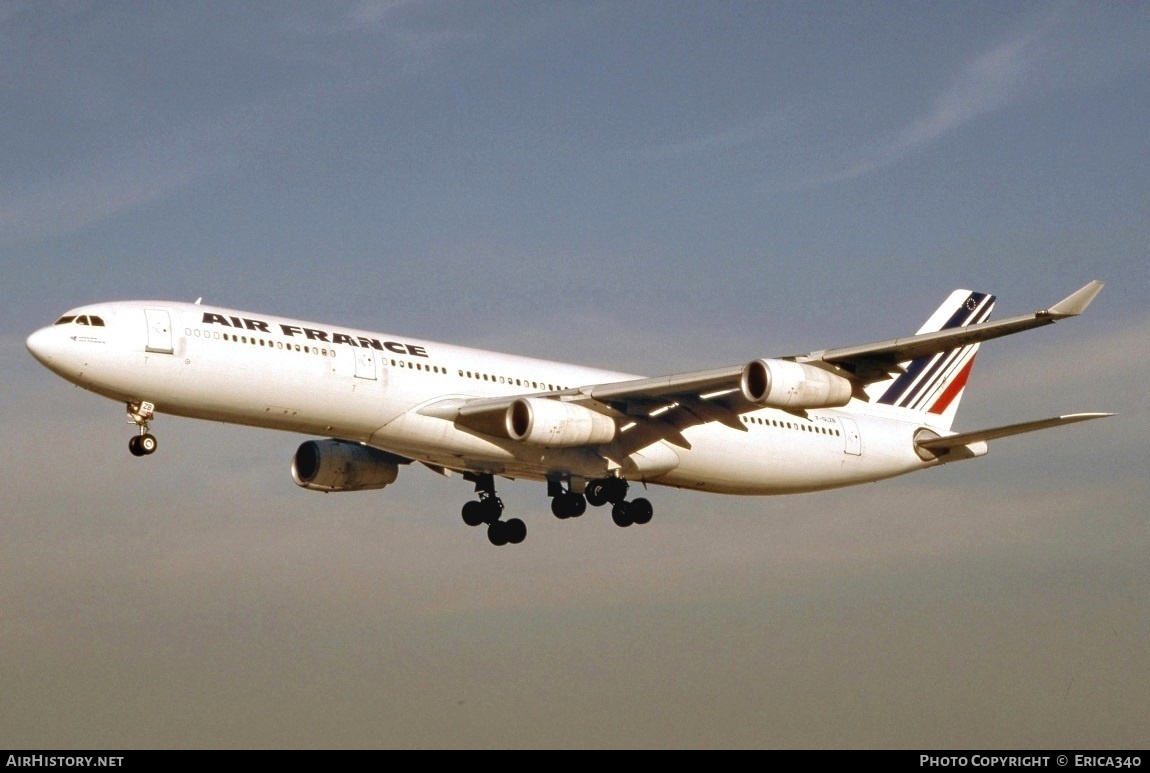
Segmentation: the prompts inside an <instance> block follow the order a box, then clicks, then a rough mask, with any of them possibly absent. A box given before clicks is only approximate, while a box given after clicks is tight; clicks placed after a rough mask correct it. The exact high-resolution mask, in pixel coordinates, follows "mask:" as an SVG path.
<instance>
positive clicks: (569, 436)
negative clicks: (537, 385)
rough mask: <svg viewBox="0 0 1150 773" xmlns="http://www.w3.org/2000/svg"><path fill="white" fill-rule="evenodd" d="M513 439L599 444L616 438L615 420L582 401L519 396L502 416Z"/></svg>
mask: <svg viewBox="0 0 1150 773" xmlns="http://www.w3.org/2000/svg"><path fill="white" fill-rule="evenodd" d="M504 427H505V429H506V430H507V434H508V436H509V437H510V438H511V439H512V440H518V441H520V442H523V443H527V444H528V445H533V446H549V447H551V448H563V447H567V446H586V445H601V444H603V443H610V442H611V441H612V440H614V439H615V420H614V419H612V418H610V417H609V416H604V415H603V414H601V413H596V412H595V411H592V410H590V409H588V408H584V407H583V406H581V405H573V404H571V403H562V402H559V401H558V400H545V399H541V398H538V397H520V398H519V399H518V400H516V401H515V402H513V403H512V404H511V405H510V406H509V407H508V408H507V413H506V415H505V416H504Z"/></svg>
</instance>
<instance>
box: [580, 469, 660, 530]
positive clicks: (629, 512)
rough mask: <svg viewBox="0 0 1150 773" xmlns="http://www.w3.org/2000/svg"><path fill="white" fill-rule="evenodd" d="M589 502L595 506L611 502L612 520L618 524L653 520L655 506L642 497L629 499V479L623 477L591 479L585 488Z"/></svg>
mask: <svg viewBox="0 0 1150 773" xmlns="http://www.w3.org/2000/svg"><path fill="white" fill-rule="evenodd" d="M583 493H584V496H586V497H587V504H589V505H591V506H593V507H600V506H602V505H605V504H607V503H608V502H610V503H611V520H613V521H614V522H615V525H616V526H621V527H624V528H626V527H627V526H630V525H631V524H633V523H634V524H638V525H640V526H642V525H643V524H645V523H650V522H651V516H652V515H654V514H655V508H653V507H651V503H650V502H649V501H647V500H646V499H643V498H642V497H639V498H638V499H632V500H631V501H630V502H628V501H627V498H626V497H627V481H625V480H623V479H622V478H599V479H598V480H593V481H589V482H588V483H587V488H586V489H584V492H583Z"/></svg>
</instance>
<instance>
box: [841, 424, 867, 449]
mask: <svg viewBox="0 0 1150 773" xmlns="http://www.w3.org/2000/svg"><path fill="white" fill-rule="evenodd" d="M839 423H840V424H842V427H843V440H844V442H845V443H846V445H845V446H844V447H843V452H844V453H848V454H851V455H852V456H862V436H861V435H859V425H858V423H857V422H856V421H855V420H854V419H848V418H847V417H846V416H839Z"/></svg>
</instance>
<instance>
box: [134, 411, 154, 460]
mask: <svg viewBox="0 0 1150 773" xmlns="http://www.w3.org/2000/svg"><path fill="white" fill-rule="evenodd" d="M155 414H156V406H155V405H153V404H152V403H149V402H139V403H128V421H130V422H132V423H133V424H135V425H136V426H137V427H139V428H140V434H138V435H135V436H134V437H132V439H131V440H129V441H128V450H129V451H131V452H132V456H149V455H151V454H154V453H156V446H157V445H158V443H157V442H156V436H155V435H153V434H151V432H149V427H148V420H149V419H151V418H152V417H153V416H155Z"/></svg>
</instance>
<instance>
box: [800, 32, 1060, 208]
mask: <svg viewBox="0 0 1150 773" xmlns="http://www.w3.org/2000/svg"><path fill="white" fill-rule="evenodd" d="M1056 21H1057V16H1056V14H1051V15H1050V16H1048V17H1046V18H1044V19H1042V20H1041V21H1040V22H1039V23H1038V24H1036V25H1035V26H1033V27H1031V28H1028V29H1027V30H1025V31H1024V32H1022V33H1020V34H1017V35H1014V36H1012V37H1011V38H1009V39H1007V40H1005V41H1002V42H1000V43H998V44H997V45H995V46H993V47H991V48H990V49H988V50H986V51H983V52H981V53H979V54H978V55H976V56H974V57H973V58H972V59H970V60H968V61H967V62H966V63H965V64H964V65H963V66H962V67H961V68H959V70H958V72H957V73H956V74H955V75H954V76H953V78H952V79H951V80H950V82H949V83H948V84H947V86H946V88H944V89H943V90H942V92H941V93H940V94H938V95H937V96H936V97H935V99H934V101H933V104H932V105H931V107H930V109H929V110H927V111H926V112H924V113H923V114H922V115H920V116H918V117H916V118H914V119H913V120H911V121H909V122H908V123H906V124H905V125H904V126H903V127H902V128H901V129H899V130H898V131H897V132H895V134H894V136H893V137H891V138H888V139H886V140H880V141H878V142H873V143H869V144H864V145H863V146H862V147H861V148H860V149H856V150H855V151H854V152H853V154H852V155H850V156H848V157H846V158H845V159H841V160H840V161H839V162H837V163H836V164H834V165H833V166H832V167H830V168H827V169H824V170H823V171H820V172H817V173H815V174H811V175H809V176H806V177H804V178H802V179H801V180H800V181H799V182H798V183H797V184H795V185H793V186H789V187H793V188H799V189H804V188H813V187H817V186H820V185H825V184H828V183H835V182H842V181H844V180H850V179H853V178H856V177H861V176H863V175H866V174H869V173H871V172H874V171H877V170H879V169H882V168H885V167H888V166H891V165H892V164H895V163H897V162H898V161H901V160H902V159H903V158H906V157H907V156H909V155H911V154H912V153H915V152H917V151H919V150H921V149H923V148H925V147H928V146H930V145H932V144H933V143H935V142H937V141H939V140H940V139H941V138H943V137H944V136H946V135H947V134H950V133H951V132H953V131H955V130H957V129H958V128H960V127H962V126H964V125H965V124H968V123H970V122H971V121H973V120H974V119H976V118H978V117H980V116H983V115H986V114H987V113H991V112H994V111H997V110H1002V109H1005V108H1007V107H1009V106H1010V105H1012V104H1015V103H1016V102H1017V101H1018V100H1020V99H1022V98H1023V97H1024V96H1025V95H1026V94H1027V89H1026V85H1027V84H1028V83H1029V82H1031V80H1032V77H1033V76H1034V74H1035V73H1036V72H1038V71H1040V70H1041V69H1042V67H1043V65H1044V63H1045V62H1046V61H1047V60H1048V58H1049V57H1050V55H1051V51H1050V48H1049V47H1048V46H1047V45H1045V42H1046V39H1047V37H1048V35H1049V33H1050V30H1052V29H1053V27H1054V26H1055V24H1056Z"/></svg>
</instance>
